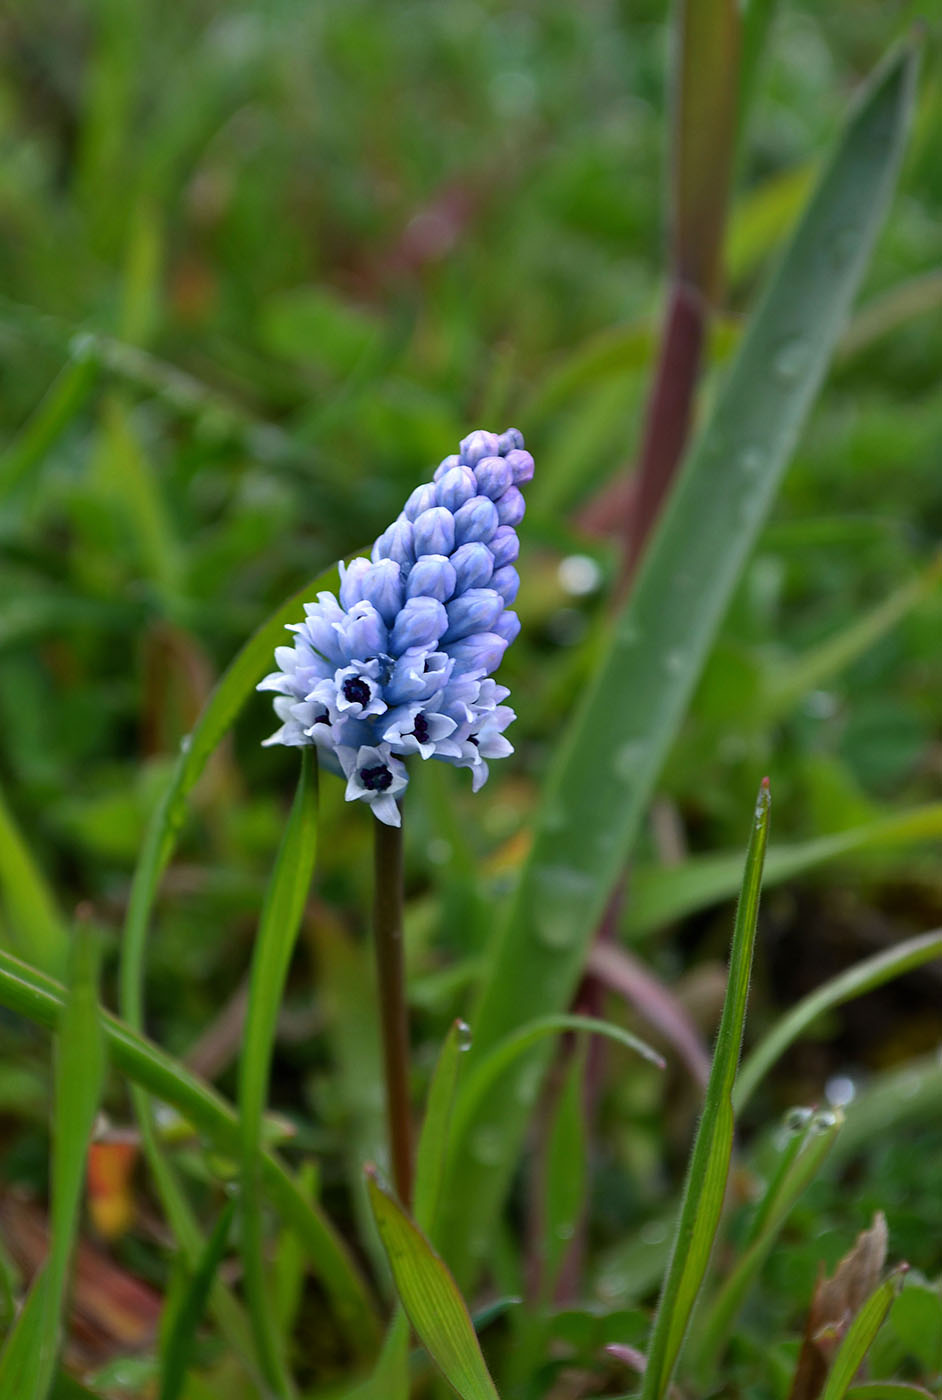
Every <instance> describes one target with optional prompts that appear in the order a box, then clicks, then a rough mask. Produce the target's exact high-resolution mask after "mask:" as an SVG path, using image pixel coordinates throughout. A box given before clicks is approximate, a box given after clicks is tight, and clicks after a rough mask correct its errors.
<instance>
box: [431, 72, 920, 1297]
mask: <svg viewBox="0 0 942 1400" xmlns="http://www.w3.org/2000/svg"><path fill="white" fill-rule="evenodd" d="M914 77H915V58H914V54H913V52H912V51H911V50H909V49H901V50H900V51H899V52H898V53H897V54H895V55H894V56H893V58H892V59H891V61H890V62H889V63H887V64H886V65H885V66H884V67H883V68H882V69H881V70H880V71H879V72H878V73H877V74H876V76H875V78H874V80H873V82H872V83H871V84H870V85H869V87H868V89H867V90H866V92H865V93H864V95H863V99H862V101H861V102H860V103H858V105H857V107H856V110H855V111H854V113H853V115H852V117H851V119H850V121H849V123H848V126H847V128H846V130H845V133H844V136H843V138H842V140H841V142H840V144H839V146H838V149H837V151H836V153H835V156H834V158H833V159H832V161H831V162H830V164H829V165H828V167H827V169H826V170H825V172H824V174H823V176H822V178H821V181H820V183H819V186H818V189H817V191H816V193H815V195H814V196H813V198H812V200H811V203H810V205H809V207H808V209H807V211H806V213H805V215H804V217H803V219H802V221H801V223H800V225H799V227H798V229H797V231H796V232H795V234H794V236H793V238H792V240H791V242H790V245H789V247H788V249H787V251H786V254H785V256H784V258H783V260H782V263H781V265H780V266H779V268H778V270H777V272H776V274H775V276H774V277H773V279H772V282H771V284H770V285H769V287H768V289H767V291H766V293H765V296H764V297H763V299H762V301H761V303H760V305H759V306H758V308H757V310H756V312H755V314H754V316H753V318H752V320H751V322H750V326H749V329H748V330H747V332H746V334H745V336H744V337H743V340H742V341H741V343H740V346H739V349H738V353H737V355H736V358H735V360H734V362H733V365H732V367H731V369H730V371H729V373H728V375H727V377H726V380H725V383H724V385H723V386H722V388H721V390H720V392H719V394H718V396H717V399H716V402H715V405H714V408H713V412H712V415H711V417H710V420H709V422H708V424H707V426H706V428H705V430H704V432H703V434H702V436H701V438H700V440H699V442H698V443H697V445H696V447H695V448H694V450H693V452H692V453H691V455H690V457H689V459H688V461H687V463H686V465H685V468H684V470H683V471H682V473H681V475H680V478H679V479H678V481H677V484H676V487H675V489H674V491H673V493H672V495H671V499H670V501H669V503H668V507H667V509H666V511H665V512H664V515H663V518H662V520H661V522H660V525H659V527H658V529H657V532H656V534H655V536H654V538H653V539H652V541H651V544H650V545H649V547H648V549H647V552H646V554H645V558H644V562H643V566H642V568H641V571H640V573H639V575H638V578H637V580H636V583H635V585H634V588H633V589H632V593H631V595H630V598H629V600H628V602H627V604H626V605H625V607H624V609H623V610H622V611H621V613H620V614H619V616H618V617H617V618H616V621H615V625H614V631H613V637H612V642H611V647H610V649H609V651H608V654H607V655H606V656H605V657H604V659H603V660H602V663H601V665H600V667H599V669H598V672H597V674H596V676H595V678H594V680H593V681H592V682H591V683H590V685H589V686H588V687H587V689H586V693H585V698H584V700H583V702H582V703H581V704H580V706H579V708H578V711H577V713H576V715H575V716H574V718H573V720H572V722H571V724H570V726H569V728H568V730H567V732H566V733H565V734H564V736H563V740H562V742H561V744H560V745H559V747H558V750H557V754H556V758H555V761H554V764H553V767H552V769H551V772H550V774H549V775H548V778H547V783H546V791H545V794H544V797H543V800H542V801H541V803H540V805H539V809H538V825H537V829H536V832H535V837H534V841H533V846H532V849H531V851H530V854H529V856H528V858H527V861H526V864H525V866H524V868H523V870H522V872H521V878H520V880H519V883H518V886H517V889H516V892H515V896H514V899H513V902H512V905H511V909H510V912H509V917H508V918H507V920H506V922H505V923H504V924H503V926H502V927H501V928H500V929H499V931H498V935H497V937H496V939H495V942H494V945H493V948H492V949H491V951H490V954H489V956H488V957H487V959H486V962H485V966H486V973H485V980H484V983H483V986H482V988H481V992H480V998H479V1004H478V1008H477V1011H476V1013H474V1014H472V1016H471V1017H470V1020H471V1024H472V1025H473V1026H474V1033H475V1043H474V1047H473V1049H472V1051H471V1056H472V1059H475V1060H476V1059H478V1058H481V1057H483V1056H484V1055H485V1054H487V1053H488V1052H489V1051H490V1049H491V1048H492V1047H493V1046H494V1045H495V1044H496V1043H497V1042H498V1041H499V1040H500V1039H502V1038H503V1037H504V1036H505V1035H507V1034H508V1033H509V1032H510V1031H512V1030H513V1028H514V1027H515V1026H517V1025H519V1024H520V1023H521V1022H522V1021H527V1020H532V1019H533V1018H535V1017H538V1016H543V1015H547V1014H551V1013H553V1012H555V1011H559V1010H561V1009H562V1008H563V1007H565V1006H566V1005H567V1004H568V1002H569V1000H570V998H571V996H572V994H573V992H574V990H575V987H576V985H577V982H578V979H579V976H580V973H581V970H582V968H583V966H584V965H585V959H586V951H587V948H588V945H589V942H590V940H591V937H592V935H593V932H594V930H595V929H596V928H597V926H598V923H599V920H600V918H601V915H602V912H603V910H604V908H605V906H606V904H607V902H608V899H609V897H610V895H611V892H612V890H613V888H614V886H615V883H616V881H617V879H618V878H619V875H620V873H621V871H622V870H623V868H624V861H625V856H626V854H627V852H628V851H629V849H630V847H631V845H632V843H633V841H634V838H635V836H636V834H637V832H638V829H639V825H640V823H641V820H642V817H643V814H644V811H645V809H646V807H647V804H648V801H649V799H650V796H651V793H652V791H653V788H654V785H655V783H656V781H657V778H658V775H659V773H660V770H661V766H662V764H663V762H664V759H665V756H666V754H667V751H668V749H669V747H670V745H671V743H672V741H673V739H674V738H675V736H676V734H677V731H678V728H679V726H680V723H681V721H682V719H683V715H684V711H685V708H686V705H687V702H688V699H689V697H690V694H691V692H692V690H693V687H694V685H695V684H696V681H697V678H698V676H699V674H700V671H701V669H702V666H703V662H704V660H705V657H706V655H707V652H708V650H709V648H710V646H711V644H712V641H713V639H714V637H715V635H716V631H717V629H718V627H719V625H720V622H721V620H722V617H723V614H724V612H725V610H726V607H727V605H728V603H729V599H730V597H731V594H732V591H733V588H734V587H735V584H736V581H737V579H738V577H739V575H740V573H741V571H742V567H743V564H744V562H745V560H746V558H747V556H748V554H749V551H750V549H751V548H752V546H753V543H754V541H755V539H756V535H757V533H758V530H759V528H760V527H761V525H762V523H763V521H764V519H765V517H766V515H767V513H768V510H769V507H770V505H771V502H772V499H773V497H774V494H775V490H776V487H777V485H778V482H779V479H780V477H781V474H782V471H783V469H784V466H785V463H786V461H787V459H788V457H789V455H790V453H791V451H792V449H793V447H794V445H795V442H796V440H797V437H798V434H799V431H800V429H801V426H802V424H803V422H804V420H805V417H806V416H807V413H808V410H809V408H810V406H811V403H812V401H813V399H814V396H815V393H816V392H817V389H818V387H819V385H820V383H821V380H822V378H823V376H824V373H825V371H826V369H827V365H828V361H829V359H830V356H831V354H832V351H833V349H834V345H835V343H836V341H837V338H838V335H839V333H840V330H841V327H842V324H843V322H844V319H845V316H846V314H847V311H848V309H849V307H850V304H851V301H852V299H853V296H854V294H855V292H856V290H857V287H858V285H859V283H860V279H861V277H862V275H863V271H864V268H865V266H866V263H867V260H868V258H869V255H870V250H871V248H872V246H873V243H874V240H875V238H876V235H877V233H878V232H879V229H880V227H881V225H882V222H883V216H884V214H885V211H886V208H887V205H888V202H889V198H890V194H891V192H892V188H893V184H894V181H895V177H896V172H897V169H898V166H899V161H900V156H901V152H902V146H903V138H904V135H905V131H906V126H907V121H908V115H909V110H910V107H911V98H912V89H913V84H914ZM543 1059H544V1061H545V1056H544V1057H543ZM530 1080H531V1089H530V1092H529V1102H530V1103H532V1102H533V1098H534V1096H535V1094H536V1092H537V1090H538V1087H539V1081H538V1079H536V1080H534V1076H532V1074H531V1075H530ZM526 1097H527V1096H526V1095H525V1094H523V1092H521V1095H520V1096H513V1095H507V1096H505V1097H504V1098H503V1099H502V1101H501V1102H500V1103H492V1104H489V1105H488V1114H487V1123H486V1127H487V1130H488V1132H489V1134H490V1135H491V1136H492V1137H493V1138H494V1139H495V1140H498V1141H499V1142H500V1154H499V1160H498V1161H489V1162H488V1163H487V1164H486V1165H485V1164H481V1163H475V1162H474V1160H473V1158H472V1157H471V1155H470V1154H469V1153H468V1152H467V1151H463V1150H461V1149H460V1147H459V1150H458V1152H457V1153H455V1154H453V1157H452V1161H453V1162H454V1163H456V1164H457V1170H456V1172H455V1174H454V1176H453V1177H452V1179H451V1181H450V1182H449V1184H448V1188H447V1192H446V1195H447V1198H448V1199H449V1200H451V1201H453V1202H454V1203H455V1218H454V1220H453V1222H452V1223H451V1224H450V1225H449V1228H448V1235H447V1248H446V1254H447V1257H448V1258H449V1259H450V1260H451V1261H452V1263H453V1265H454V1267H455V1268H456V1271H457V1273H458V1276H459V1278H462V1277H464V1275H465V1274H466V1273H467V1272H468V1271H469V1268H470V1258H469V1252H468V1248H467V1234H468V1226H469V1221H468V1220H467V1212H465V1211H463V1209H462V1207H461V1205H460V1204H459V1203H462V1202H465V1201H467V1200H469V1199H473V1200H474V1202H475V1207H476V1209H475V1222H474V1225H475V1228H476V1229H477V1230H481V1229H483V1230H484V1231H485V1233H486V1232H487V1231H488V1230H489V1228H490V1225H491V1222H492V1220H493V1217H494V1214H495V1212H496V1210H497V1208H498V1206H499V1203H500V1200H501V1198H502V1196H503V1194H504V1192H505V1191H506V1189H507V1185H508V1183H509V1179H510V1175H511V1172H512V1169H513V1164H514V1162H515V1160H516V1157H517V1154H518V1152H519V1149H520V1145H521V1143H522V1140H523V1134H524V1132H525V1126H526V1118H527V1115H526V1113H525V1112H524V1111H522V1109H523V1107H525V1104H524V1099H525V1098H526Z"/></svg>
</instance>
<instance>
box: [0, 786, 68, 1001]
mask: <svg viewBox="0 0 942 1400" xmlns="http://www.w3.org/2000/svg"><path fill="white" fill-rule="evenodd" d="M0 891H2V893H3V901H4V905H5V908H6V910H7V912H8V914H9V916H10V924H11V926H12V931H13V933H14V934H15V933H16V931H17V930H18V929H28V930H29V945H28V947H22V948H20V947H17V948H15V949H14V951H15V952H17V953H26V954H28V956H29V960H30V962H33V963H35V964H36V965H37V966H38V967H41V968H42V970H43V972H48V973H51V974H52V975H53V976H61V975H62V973H63V972H64V971H65V968H66V963H67V961H68V956H69V935H68V933H67V931H66V927H65V924H64V922H63V920H62V918H61V916H60V914H59V910H58V909H57V907H56V901H55V898H54V896H53V893H52V891H51V889H50V888H49V885H48V884H47V882H46V880H45V877H44V876H43V874H42V872H41V870H40V869H39V866H38V865H37V864H36V862H35V860H34V859H33V856H32V853H31V852H30V850H29V847H28V846H27V845H26V842H25V841H24V840H23V837H22V836H21V835H20V832H19V831H18V830H17V827H16V824H15V823H14V821H13V817H12V816H11V814H10V812H9V811H8V809H7V806H6V804H5V802H4V801H3V794H2V793H0Z"/></svg>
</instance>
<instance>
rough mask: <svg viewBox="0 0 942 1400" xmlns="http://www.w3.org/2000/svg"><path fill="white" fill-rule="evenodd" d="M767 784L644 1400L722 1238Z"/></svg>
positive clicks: (655, 1385) (673, 1360) (671, 1363)
mask: <svg viewBox="0 0 942 1400" xmlns="http://www.w3.org/2000/svg"><path fill="white" fill-rule="evenodd" d="M769 805H770V803H769V783H768V779H767V778H765V779H763V781H762V786H761V787H760V789H759V798H758V802H757V803H756V814H755V821H754V823H753V828H752V834H751V836H750V839H749V848H748V850H747V852H746V868H745V871H744V872H743V883H742V894H741V895H740V899H739V908H738V910H737V911H736V925H735V928H734V929H733V943H732V948H731V950H730V961H729V980H728V983H727V987H726V999H725V1001H724V1003H723V1014H722V1017H721V1019H720V1028H719V1031H718V1032H717V1036H716V1047H715V1049H714V1052H713V1064H712V1066H711V1069H710V1080H709V1083H708V1084H707V1091H706V1102H705V1104H704V1108H703V1116H702V1118H701V1119H700V1126H699V1127H698V1129H697V1136H696V1140H695V1142H694V1145H693V1153H692V1155H691V1158H690V1166H689V1168H688V1171H687V1180H686V1183H685V1186H684V1194H683V1200H682V1202H681V1207H680V1219H679V1221H678V1225H677V1233H676V1235H675V1237H674V1244H673V1248H672V1250H671V1257H670V1262H669V1264H668V1266H667V1275H666V1277H665V1279H664V1285H663V1288H662V1290H661V1297H660V1300H659V1302H658V1307H657V1314H656V1316H655V1319H654V1326H653V1329H652V1332H651V1340H650V1342H649V1344H648V1349H647V1366H646V1368H645V1372H644V1381H643V1385H642V1390H641V1396H642V1400H661V1397H662V1396H664V1395H666V1393H667V1390H668V1387H669V1386H670V1383H671V1377H672V1376H673V1374H674V1370H675V1367H676V1365H677V1358H678V1356H679V1354H680V1348H681V1346H682V1344H683V1340H684V1336H685V1334H686V1331H687V1327H688V1325H689V1323H690V1315H691V1313H692V1311H693V1306H694V1303H695V1302H696V1300H697V1295H698V1293H699V1292H700V1287H701V1284H702V1283H703V1278H704V1275H705V1273H706V1269H707V1265H708V1264H709V1262H710V1254H711V1252H712V1249H713V1242H714V1239H715V1238H716V1231H717V1227H718V1226H719V1223H720V1214H721V1212H722V1209H723V1198H724V1196H725V1194H726V1179H727V1176H728V1175H729V1163H730V1158H731V1156H732V1151H733V1100H732V1095H733V1083H734V1081H735V1078H736V1067H737V1065H738V1062H739V1054H740V1050H741V1048H742V1035H743V1026H744V1024H745V1019H746V1002H747V1000H748V997H749V978H750V974H751V972H752V953H753V948H754V946H755V936H756V921H757V919H758V915H759V893H760V890H761V886H762V865H763V861H764V858H765V847H766V842H767V840H768V834H769Z"/></svg>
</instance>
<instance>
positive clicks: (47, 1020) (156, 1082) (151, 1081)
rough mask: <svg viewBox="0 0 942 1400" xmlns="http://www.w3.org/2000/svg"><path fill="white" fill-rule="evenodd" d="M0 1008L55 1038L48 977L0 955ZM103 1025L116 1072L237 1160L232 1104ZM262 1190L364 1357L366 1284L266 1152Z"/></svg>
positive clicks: (58, 1015) (53, 986) (113, 1026)
mask: <svg viewBox="0 0 942 1400" xmlns="http://www.w3.org/2000/svg"><path fill="white" fill-rule="evenodd" d="M0 1005H3V1006H6V1007H7V1008H8V1009H9V1010H11V1011H15V1012H17V1013H18V1014H19V1015H21V1016H25V1017H26V1018H27V1019H28V1020H30V1021H33V1022H35V1023H36V1024H37V1025H40V1026H45V1027H46V1028H47V1030H52V1031H56V1030H58V1028H59V1025H60V1024H61V1021H62V1016H63V1011H64V1006H65V995H64V992H63V989H62V987H61V986H60V985H59V984H58V983H56V982H54V981H53V980H52V978H50V977H46V976H44V975H43V974H42V973H40V972H37V971H36V969H35V968H31V967H27V966H26V964H25V963H21V962H19V961H18V960H17V959H16V958H13V957H11V956H10V955H9V954H8V953H4V952H0ZM102 1024H103V1027H104V1032H105V1040H106V1042H107V1045H108V1052H109V1056H110V1059H111V1062H112V1064H114V1066H115V1067H116V1068H117V1069H119V1070H121V1072H122V1073H123V1074H126V1075H127V1077H128V1078H129V1079H130V1080H131V1081H132V1082H133V1083H135V1084H138V1085H140V1087H141V1088H142V1089H144V1090H146V1091H147V1093H148V1094H152V1095H153V1096H154V1097H155V1098H157V1099H159V1100H160V1101H161V1102H163V1103H167V1104H170V1105H171V1106H172V1107H173V1108H175V1109H176V1110H177V1112H178V1113H179V1114H180V1115H181V1117H183V1118H184V1119H185V1120H186V1121H187V1122H188V1123H190V1124H192V1126H193V1128H195V1129H196V1131H197V1132H198V1133H201V1134H202V1135H203V1136H204V1137H206V1138H207V1140H208V1141H209V1142H211V1143H212V1145H213V1146H214V1147H215V1148H216V1149H217V1150H218V1151H219V1152H220V1153H221V1154H223V1155H224V1156H226V1157H236V1156H238V1153H239V1145H240V1141H239V1120H238V1117H237V1115H236V1112H235V1110H234V1109H233V1107H232V1105H231V1104H229V1103H227V1102H226V1100H225V1099H224V1098H223V1097H222V1096H221V1095H220V1094H218V1093H217V1092H216V1090H215V1089H213V1088H211V1087H210V1085H208V1084H206V1083H204V1081H202V1080H201V1079H199V1078H197V1076H196V1075H194V1074H190V1073H189V1071H187V1070H186V1069H184V1068H183V1066H182V1065H180V1064H179V1062H178V1061H176V1060H174V1059H173V1058H172V1056H170V1055H168V1054H167V1053H166V1052H165V1051H164V1050H161V1049H160V1047H159V1046H157V1045H154V1044H153V1042H152V1041H149V1040H147V1039H146V1038H145V1037H144V1036H142V1035H139V1034H138V1033H137V1032H136V1031H133V1030H132V1029H131V1028H130V1027H129V1026H127V1025H125V1023H124V1022H123V1021H120V1020H118V1018H117V1017H116V1016H110V1015H108V1013H107V1012H106V1013H103V1014H102ZM262 1183H263V1187H264V1190H265V1193H266V1195H267V1197H268V1199H269V1201H270V1202H271V1204H272V1205H273V1206H274V1208H275V1210H277V1211H278V1213H279V1215H280V1216H281V1218H282V1219H283V1220H284V1221H285V1223H286V1224H289V1225H290V1226H291V1227H292V1228H293V1229H294V1231H295V1233H296V1234H297V1236H298V1238H299V1239H300V1240H301V1241H302V1242H303V1243H304V1247H305V1250H306V1252H307V1255H308V1258H309V1259H310V1260H311V1263H312V1266H313V1268H314V1271H315V1273H316V1274H317V1276H318V1277H319V1278H320V1279H321V1280H322V1281H323V1283H324V1286H325V1288H326V1290H327V1292H328V1294H329V1296H330V1297H331V1299H332V1301H333V1304H334V1308H335V1311H336V1315H337V1318H338V1321H340V1322H342V1323H343V1324H344V1328H345V1332H346V1334H347V1336H348V1338H349V1340H350V1341H351V1342H352V1343H353V1345H354V1346H355V1347H356V1348H357V1349H358V1350H361V1351H368V1350H369V1349H371V1348H372V1347H373V1346H374V1345H375V1343H376V1341H377V1338H378V1324H377V1318H376V1314H375V1312H374V1309H373V1305H372V1302H371V1300H370V1296H369V1292H368V1290H367V1287H366V1284H365V1283H364V1281H363V1279H362V1278H361V1276H360V1274H359V1271H358V1269H357V1266H356V1264H355V1263H354V1261H353V1259H352V1257H351V1255H350V1254H349V1252H348V1250H347V1248H346V1246H345V1244H344V1242H343V1240H342V1239H341V1237H340V1235H339V1234H338V1233H337V1231H336V1230H335V1229H334V1227H333V1226H332V1225H331V1223H330V1221H329V1220H328V1219H327V1217H326V1216H325V1215H324V1214H323V1213H322V1212H321V1210H320V1209H319V1208H318V1207H317V1206H316V1204H312V1203H311V1202H309V1201H308V1200H306V1199H305V1196H304V1194H303V1192H302V1191H300V1190H299V1188H298V1185H297V1183H296V1182H295V1181H294V1179H293V1177H292V1176H291V1175H290V1173H289V1172H288V1170H287V1168H286V1167H285V1165H284V1163H283V1162H282V1161H281V1160H280V1159H279V1158H278V1157H277V1156H276V1155H275V1154H274V1153H273V1152H270V1151H268V1150H265V1151H264V1152H263V1154H262Z"/></svg>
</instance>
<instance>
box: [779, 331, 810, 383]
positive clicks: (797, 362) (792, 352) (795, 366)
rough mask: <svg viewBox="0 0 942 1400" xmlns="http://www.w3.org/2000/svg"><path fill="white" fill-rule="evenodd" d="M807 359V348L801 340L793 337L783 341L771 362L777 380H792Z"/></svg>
mask: <svg viewBox="0 0 942 1400" xmlns="http://www.w3.org/2000/svg"><path fill="white" fill-rule="evenodd" d="M807 358H808V347H807V345H806V344H805V342H804V341H803V340H799V339H798V337H797V336H795V337H793V338H792V339H791V340H786V341H783V343H782V344H781V346H780V347H779V349H778V351H777V353H776V356H775V359H774V361H773V366H774V369H775V373H776V374H777V375H778V377H779V379H794V378H795V376H796V375H797V374H800V373H801V371H802V369H803V368H804V364H805V361H806V359H807Z"/></svg>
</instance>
